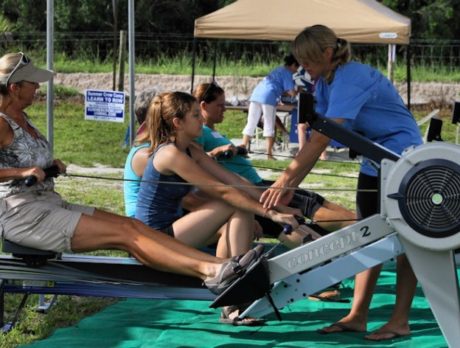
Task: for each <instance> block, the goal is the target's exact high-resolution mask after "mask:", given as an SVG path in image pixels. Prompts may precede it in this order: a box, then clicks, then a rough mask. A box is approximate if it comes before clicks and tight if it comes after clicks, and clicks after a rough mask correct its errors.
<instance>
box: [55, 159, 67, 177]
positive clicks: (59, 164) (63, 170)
mask: <svg viewBox="0 0 460 348" xmlns="http://www.w3.org/2000/svg"><path fill="white" fill-rule="evenodd" d="M53 165H55V166H57V167H58V168H59V173H60V174H65V173H66V171H67V166H66V165H65V164H64V163H63V162H62V161H61V160H60V159H55V160H54V161H53Z"/></svg>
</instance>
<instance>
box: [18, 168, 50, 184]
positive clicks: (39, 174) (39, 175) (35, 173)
mask: <svg viewBox="0 0 460 348" xmlns="http://www.w3.org/2000/svg"><path fill="white" fill-rule="evenodd" d="M21 175H22V177H23V178H24V179H27V178H30V177H35V178H36V180H37V182H42V181H43V180H45V178H46V175H45V172H44V171H43V169H42V168H40V167H30V168H25V169H24V171H23V172H22V173H21Z"/></svg>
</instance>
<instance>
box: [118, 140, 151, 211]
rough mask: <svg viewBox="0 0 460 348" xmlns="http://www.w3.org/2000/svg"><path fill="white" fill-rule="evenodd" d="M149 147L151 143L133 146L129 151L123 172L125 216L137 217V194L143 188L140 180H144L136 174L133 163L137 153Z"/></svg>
mask: <svg viewBox="0 0 460 348" xmlns="http://www.w3.org/2000/svg"><path fill="white" fill-rule="evenodd" d="M149 146H150V143H145V144H141V145H139V146H133V147H132V148H131V150H130V151H129V154H128V157H126V162H125V170H124V172H123V179H125V181H124V182H123V196H124V199H125V214H126V216H129V217H134V215H136V203H137V194H138V192H139V187H140V186H141V182H140V180H141V179H142V177H141V176H138V175H136V173H134V170H133V167H132V165H131V162H132V161H133V157H134V155H135V154H136V153H137V151H139V150H140V149H143V148H146V147H149Z"/></svg>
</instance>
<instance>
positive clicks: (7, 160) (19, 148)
mask: <svg viewBox="0 0 460 348" xmlns="http://www.w3.org/2000/svg"><path fill="white" fill-rule="evenodd" d="M0 117H1V118H3V119H4V120H5V121H6V122H8V124H9V125H10V127H11V129H12V130H13V133H14V136H13V141H12V142H11V144H9V145H7V146H5V147H4V148H0V168H27V167H34V166H36V167H40V168H47V167H49V166H51V165H52V163H53V156H52V154H51V150H50V146H49V144H48V141H47V140H46V139H45V137H43V135H41V134H40V132H39V131H38V129H37V128H35V126H34V125H33V124H32V123H31V122H30V120H29V119H28V118H27V116H26V120H27V122H28V123H29V125H30V126H31V127H32V128H34V129H35V131H36V132H37V134H38V138H37V139H35V138H34V137H33V136H31V135H30V134H29V133H28V132H26V131H25V130H24V129H22V128H21V127H20V126H19V125H18V124H17V123H16V122H15V121H13V120H12V119H11V118H9V117H8V116H7V115H5V114H3V113H0ZM53 188H54V180H53V179H52V178H48V179H46V180H45V181H44V182H41V183H36V184H35V185H32V186H31V187H27V186H25V184H24V180H23V179H21V180H19V179H14V180H9V181H3V182H0V199H2V198H5V197H8V196H11V195H14V194H17V193H21V192H31V191H44V190H53Z"/></svg>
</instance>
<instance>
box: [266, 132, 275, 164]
mask: <svg viewBox="0 0 460 348" xmlns="http://www.w3.org/2000/svg"><path fill="white" fill-rule="evenodd" d="M265 139H266V140H267V158H268V159H274V157H273V145H274V144H275V137H274V136H273V137H265Z"/></svg>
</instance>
